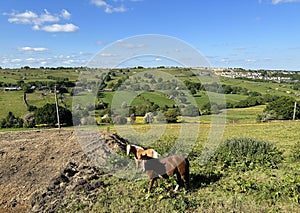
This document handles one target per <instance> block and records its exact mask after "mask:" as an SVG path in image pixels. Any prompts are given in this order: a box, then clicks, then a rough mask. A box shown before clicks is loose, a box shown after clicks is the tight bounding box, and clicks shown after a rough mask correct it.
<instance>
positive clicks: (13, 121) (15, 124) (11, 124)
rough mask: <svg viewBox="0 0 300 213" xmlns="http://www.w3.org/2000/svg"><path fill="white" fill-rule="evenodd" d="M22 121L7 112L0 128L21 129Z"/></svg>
mask: <svg viewBox="0 0 300 213" xmlns="http://www.w3.org/2000/svg"><path fill="white" fill-rule="evenodd" d="M23 123H24V121H23V119H22V118H19V117H16V116H15V115H14V114H13V113H12V112H9V113H8V115H7V116H6V118H4V119H2V121H1V123H0V127H1V128H20V127H23Z"/></svg>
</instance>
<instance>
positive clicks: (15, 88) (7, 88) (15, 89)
mask: <svg viewBox="0 0 300 213" xmlns="http://www.w3.org/2000/svg"><path fill="white" fill-rule="evenodd" d="M21 89H22V88H21V87H5V88H4V91H20V90H21Z"/></svg>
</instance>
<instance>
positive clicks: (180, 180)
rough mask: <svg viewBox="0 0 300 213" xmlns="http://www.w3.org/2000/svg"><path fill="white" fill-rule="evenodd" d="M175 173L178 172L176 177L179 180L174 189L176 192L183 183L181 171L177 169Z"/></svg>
mask: <svg viewBox="0 0 300 213" xmlns="http://www.w3.org/2000/svg"><path fill="white" fill-rule="evenodd" d="M175 173H176V177H177V181H176V182H177V184H176V187H175V189H174V192H176V191H177V190H178V188H179V186H180V185H182V179H181V175H180V173H179V171H178V170H176V171H175Z"/></svg>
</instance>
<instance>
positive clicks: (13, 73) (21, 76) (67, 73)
mask: <svg viewBox="0 0 300 213" xmlns="http://www.w3.org/2000/svg"><path fill="white" fill-rule="evenodd" d="M49 77H57V78H68V79H69V80H70V81H76V80H77V79H78V72H77V71H76V70H75V69H64V70H49V69H47V70H44V69H0V81H1V82H5V83H12V84H15V83H17V82H18V81H21V80H23V81H24V82H32V81H52V80H51V79H49Z"/></svg>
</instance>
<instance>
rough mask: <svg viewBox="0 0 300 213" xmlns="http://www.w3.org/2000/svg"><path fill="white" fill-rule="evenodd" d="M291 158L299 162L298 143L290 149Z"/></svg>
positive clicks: (299, 149)
mask: <svg viewBox="0 0 300 213" xmlns="http://www.w3.org/2000/svg"><path fill="white" fill-rule="evenodd" d="M292 157H293V158H294V159H296V160H300V141H298V142H297V143H295V144H294V146H293V149H292Z"/></svg>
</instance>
